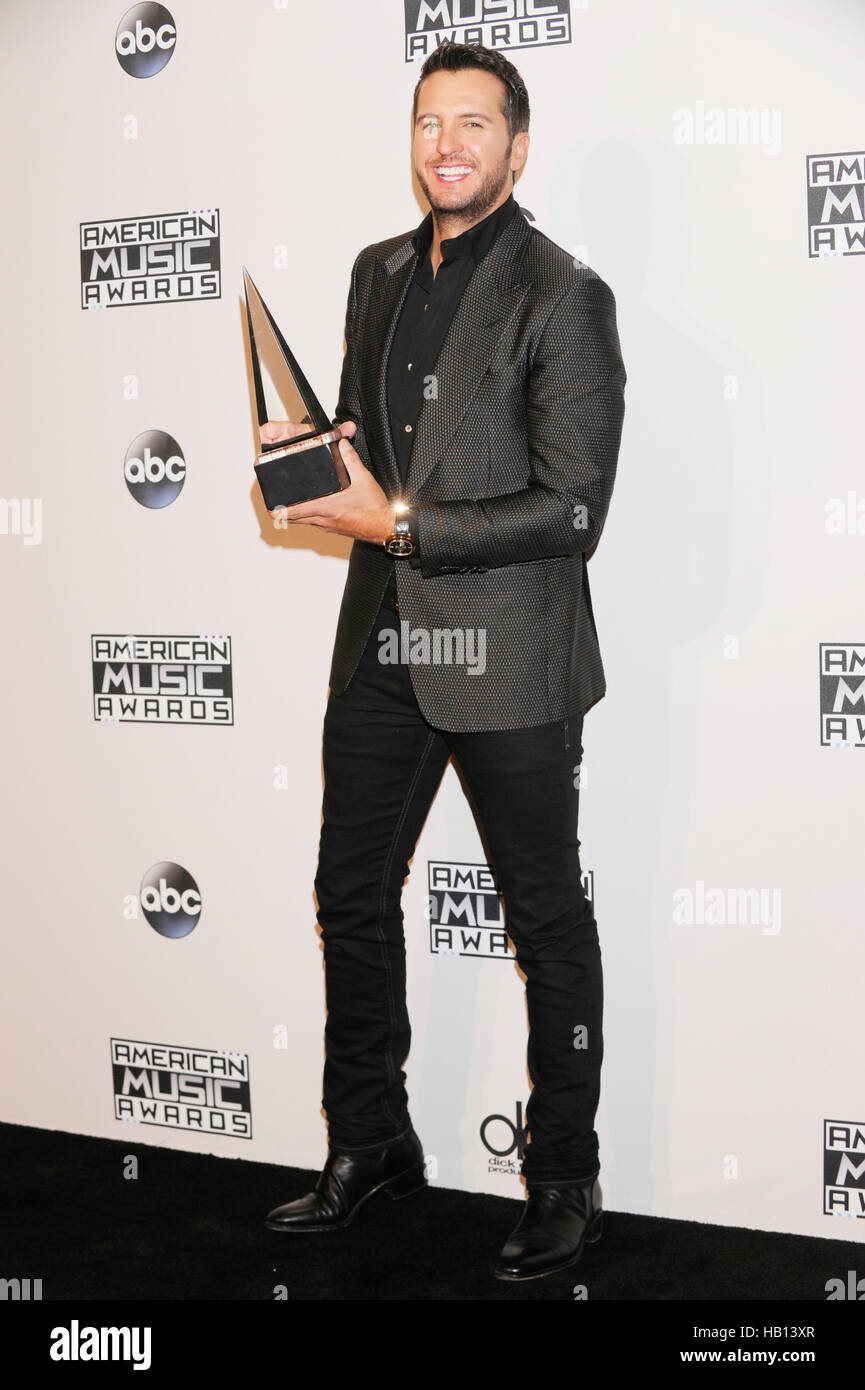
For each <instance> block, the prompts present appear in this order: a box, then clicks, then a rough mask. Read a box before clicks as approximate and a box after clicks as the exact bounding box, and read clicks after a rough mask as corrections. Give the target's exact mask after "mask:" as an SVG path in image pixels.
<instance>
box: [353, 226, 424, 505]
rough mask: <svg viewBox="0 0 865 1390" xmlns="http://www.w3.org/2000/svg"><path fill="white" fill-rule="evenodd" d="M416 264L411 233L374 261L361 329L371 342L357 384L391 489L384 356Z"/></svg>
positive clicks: (393, 465) (395, 479)
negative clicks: (369, 413)
mask: <svg viewBox="0 0 865 1390" xmlns="http://www.w3.org/2000/svg"><path fill="white" fill-rule="evenodd" d="M416 265H417V252H416V251H415V249H414V246H413V245H412V242H411V235H410V236H409V237H408V238H407V239H406V241H405V242H404V243H403V245H402V246H400V247H397V249H396V251H393V252H392V253H391V255H390V256H388V258H387V260H384V261H376V263H375V267H374V270H373V280H372V290H371V293H370V306H369V312H368V315H367V322H366V328H365V331H364V342H365V343H369V344H370V345H372V351H371V352H370V353H369V354H368V355H367V356H365V357H364V358H363V365H362V368H361V382H360V387H361V392H362V394H363V395H364V396H365V397H366V399H367V401H368V402H369V404H370V405H371V406H372V408H373V418H374V420H375V422H376V429H375V434H376V437H377V439H378V440H379V442H380V443H381V445H382V450H383V452H382V455H381V457H382V462H383V471H384V473H385V475H386V476H385V477H384V478H382V479H380V481H381V483H382V486H383V487H385V490H386V491H388V490H390V491H391V492H399V490H400V488H401V486H402V482H401V480H400V476H399V464H398V462H397V457H396V453H395V451H394V447H393V439H392V437H391V432H390V416H389V412H388V406H387V359H388V355H389V353H390V345H391V343H392V342H393V335H394V333H395V332H396V326H397V323H398V322H399V316H400V313H401V311H402V306H403V303H404V301H405V297H406V295H407V293H408V287H409V285H410V284H411V279H412V276H413V274H414V270H415V266H416ZM368 433H369V432H368V431H367V434H368ZM388 484H390V488H389V489H388V487H387V485H388Z"/></svg>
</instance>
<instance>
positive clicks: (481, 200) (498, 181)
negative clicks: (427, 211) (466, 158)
mask: <svg viewBox="0 0 865 1390" xmlns="http://www.w3.org/2000/svg"><path fill="white" fill-rule="evenodd" d="M512 148H513V143H511V145H509V146H508V149H507V151H506V153H505V155H504V157H503V159H502V162H501V164H499V165H498V166H497V167H496V168H495V169H491V170H490V172H489V173H488V174H487V175H486V177H485V178H484V179H483V180H482V181H481V184H480V187H479V188H478V190H477V192H476V193H475V194H474V196H473V197H472V198H470V199H469V201H468V202H467V203H464V204H463V205H462V206H461V207H453V206H451V205H450V204H448V203H436V202H435V197H434V194H433V193H432V191H431V189H430V186H429V184H428V183H427V181H426V179H425V178H424V176H423V174H421V173H418V176H417V180H418V183H419V184H420V186H421V188H422V189H423V191H424V194H425V196H426V199H427V202H428V203H429V205H430V207H431V209H432V211H433V215H434V216H435V219H436V222H437V224H438V226H439V228H440V229H441V230H442V231H447V232H449V233H454V232H455V231H457V230H459V228H460V227H461V226H466V227H468V226H473V225H474V223H475V222H480V221H481V219H482V218H483V217H485V216H486V214H487V213H488V212H489V211H490V209H491V208H492V207H493V206H494V204H495V203H496V202H497V201H498V199H499V197H500V196H501V193H502V190H503V189H504V188H505V186H506V184H507V183H508V180H509V179H510V177H511V168H510V158H511V149H512ZM455 162H456V161H455Z"/></svg>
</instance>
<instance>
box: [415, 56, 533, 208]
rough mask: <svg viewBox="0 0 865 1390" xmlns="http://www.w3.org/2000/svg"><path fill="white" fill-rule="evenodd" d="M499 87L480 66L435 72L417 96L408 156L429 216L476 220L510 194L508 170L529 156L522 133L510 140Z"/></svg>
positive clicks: (518, 166)
mask: <svg viewBox="0 0 865 1390" xmlns="http://www.w3.org/2000/svg"><path fill="white" fill-rule="evenodd" d="M504 96H505V86H504V83H503V82H501V81H500V80H499V78H498V77H494V76H493V74H492V73H490V72H484V71H483V70H482V69H480V68H463V69H460V70H459V71H457V72H434V73H432V74H431V75H430V76H429V77H426V78H424V80H423V82H422V84H421V88H420V92H419V93H418V102H417V117H416V119H415V127H414V139H413V142H412V158H413V160H414V169H415V173H416V175H417V179H418V183H419V184H420V186H421V188H422V189H423V191H424V193H425V194H426V196H427V199H428V201H429V204H430V207H431V208H432V209H433V211H434V212H436V213H440V214H444V215H448V214H454V215H456V217H457V218H458V220H459V221H461V222H462V221H465V222H466V223H468V224H471V223H472V222H473V221H474V222H477V221H479V220H480V219H481V218H482V217H483V216H485V215H486V213H488V212H490V211H491V210H492V209H493V208H494V207H496V206H498V204H499V203H503V202H504V201H505V198H506V197H507V196H508V193H510V191H511V187H512V181H511V171H512V170H518V169H521V168H522V166H523V164H524V163H525V160H526V155H527V153H528V144H529V137H528V134H527V133H522V134H519V135H515V136H514V139H513V143H512V142H511V136H510V132H509V130H508V123H507V120H506V119H505V115H504V112H503V110H502V104H503V101H504Z"/></svg>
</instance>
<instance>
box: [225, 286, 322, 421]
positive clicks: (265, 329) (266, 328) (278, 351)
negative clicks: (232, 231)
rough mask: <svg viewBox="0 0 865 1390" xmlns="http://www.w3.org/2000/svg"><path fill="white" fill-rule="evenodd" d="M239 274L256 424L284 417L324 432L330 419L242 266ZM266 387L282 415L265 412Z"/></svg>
mask: <svg viewBox="0 0 865 1390" xmlns="http://www.w3.org/2000/svg"><path fill="white" fill-rule="evenodd" d="M242 270H243V284H244V297H245V299H246V318H247V325H248V328H249V346H250V353H251V356H252V374H253V381H254V385H255V399H256V408H257V411H258V423H259V425H263V424H265V423H266V421H267V420H268V419H281V418H284V417H287V418H288V419H289V420H293V421H294V422H295V423H300V424H303V423H308V424H309V426H310V430H311V431H312V430H320V431H327V430H329V429H330V428H331V424H330V419H329V417H328V416H327V415H326V414H325V412H324V410H323V409H322V407H321V405H320V404H319V401H318V399H317V397H316V395H315V393H314V391H313V390H312V387H311V386H310V384H309V382H308V381H307V379H306V377H305V376H304V374H303V372H302V371H301V369H300V365H299V363H298V361H297V358H296V357H295V356H294V353H293V352H292V351H291V348H290V347H289V346H288V343H287V342H286V341H285V339H284V338H283V336H282V333H281V332H280V330H279V328H278V326H277V324H276V321H275V319H274V317H273V315H272V314H271V312H270V310H269V309H268V307H267V305H266V304H265V302H264V300H263V299H262V297H261V293H260V291H259V289H258V287H257V285H256V284H255V282H254V281H253V279H252V276H251V275H250V273H249V271H248V270H247V268H246V266H243V267H242ZM268 383H270V384H271V385H272V386H273V387H274V388H275V390H276V394H277V396H278V398H279V401H280V402H281V408H282V414H281V415H280V414H279V410H278V409H277V412H276V413H274V412H273V411H272V410H269V409H268V404H267V394H268V392H267V386H268Z"/></svg>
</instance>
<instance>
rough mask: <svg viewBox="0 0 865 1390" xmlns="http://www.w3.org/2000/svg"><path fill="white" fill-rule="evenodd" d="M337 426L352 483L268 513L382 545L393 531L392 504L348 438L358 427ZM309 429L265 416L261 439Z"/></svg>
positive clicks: (272, 440) (273, 440) (350, 424)
mask: <svg viewBox="0 0 865 1390" xmlns="http://www.w3.org/2000/svg"><path fill="white" fill-rule="evenodd" d="M337 429H338V430H339V433H340V435H341V436H342V438H341V439H340V441H339V451H340V453H341V454H342V460H343V463H344V464H345V466H346V469H347V470H348V476H349V478H350V479H351V487H347V488H344V489H343V490H342V491H341V492H334V493H331V495H330V497H317V498H314V499H313V500H312V501H311V502H298V503H297V505H296V506H294V507H278V508H277V509H276V511H272V512H269V513H268V515H269V516H271V517H273V519H274V521H276V522H277V523H279V524H285V523H291V524H295V523H297V522H300V523H302V524H303V525H305V526H317V527H318V528H319V530H321V531H336V532H337V533H338V534H339V535H341V536H354V538H355V539H356V540H359V541H373V542H374V543H376V544H379V545H382V544H383V543H384V542H385V541H386V540H387V538H388V536H389V535H391V533H392V532H393V527H394V520H395V517H396V513H395V510H394V507H393V504H392V503H391V502H389V501H388V500H387V496H386V494H385V493H384V491H383V490H382V488H381V487H379V485H378V483H377V482H376V480H375V478H374V477H373V476H372V474H371V473H370V471H369V469H368V468H365V467H364V464H363V461H362V460H361V457H360V455H359V454H358V452H357V450H356V449H355V448H354V447H353V446H352V444H351V443H350V442H349V441H350V439H351V438H352V436H353V435H354V434H355V433H356V431H357V426H356V425H355V423H354V421H353V420H344V421H343V422H342V424H341V425H338V426H337ZM308 433H309V426H308V425H295V424H293V423H292V422H291V421H290V420H280V421H276V420H268V422H267V424H265V425H262V426H261V442H262V444H277V443H281V442H282V440H284V439H293V438H294V436H295V435H298V434H308Z"/></svg>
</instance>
